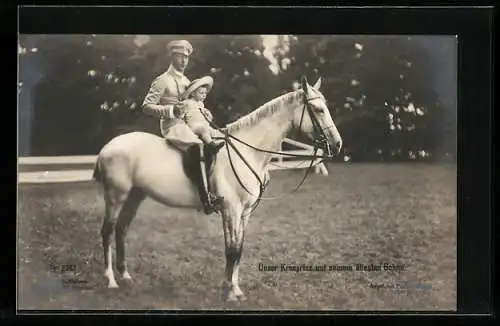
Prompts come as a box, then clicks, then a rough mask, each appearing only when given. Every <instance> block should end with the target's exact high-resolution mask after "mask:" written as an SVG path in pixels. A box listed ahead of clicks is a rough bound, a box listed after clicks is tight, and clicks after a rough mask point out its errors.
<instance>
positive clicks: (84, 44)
mask: <svg viewBox="0 0 500 326" xmlns="http://www.w3.org/2000/svg"><path fill="white" fill-rule="evenodd" d="M176 38H183V39H187V40H189V41H190V42H191V43H192V44H193V46H194V48H195V52H194V53H193V56H192V58H191V61H190V64H189V66H188V69H187V71H186V75H187V76H188V78H189V79H194V78H198V77H200V76H202V75H207V74H209V75H212V76H213V77H214V78H215V85H214V88H213V89H212V92H211V93H210V94H209V97H208V99H207V106H208V107H209V108H210V109H211V110H212V111H213V112H214V116H215V117H216V123H217V124H218V125H221V126H222V125H224V124H226V123H228V122H230V121H234V120H235V119H237V118H239V117H241V116H242V115H244V114H246V113H248V112H250V111H252V110H254V109H255V108H257V107H258V106H259V105H261V104H263V103H265V102H266V101H268V100H270V99H272V98H274V97H276V96H278V95H280V94H282V93H284V92H287V91H290V90H293V88H294V87H297V85H298V80H299V78H300V77H301V76H302V75H305V76H306V77H307V78H308V79H309V81H310V82H311V83H313V82H314V81H316V79H317V78H318V77H319V76H321V77H323V78H324V79H323V84H322V89H321V90H322V92H323V94H324V95H325V96H326V98H327V99H328V101H329V107H330V110H331V113H332V116H333V118H334V120H335V122H336V123H337V126H338V128H339V131H340V132H341V134H342V136H343V138H344V153H343V155H341V156H339V158H338V159H339V160H344V159H346V160H347V159H349V160H353V161H416V160H427V161H436V160H440V161H442V160H446V161H448V160H451V161H455V160H456V137H457V136H456V133H457V120H456V117H457V108H456V102H457V100H456V98H457V94H456V89H457V76H456V70H457V58H456V51H457V43H456V39H455V38H453V37H447V36H443V37H442V36H364V35H353V36H347V35H346V36H335V35H266V36H262V35H220V36H218V35H168V36H161V35H21V36H20V38H19V46H18V50H19V51H18V52H19V84H18V93H19V107H18V110H19V155H21V156H30V155H34V156H39V155H43V156H45V155H86V154H96V153H97V152H98V151H99V149H100V148H101V147H102V146H103V145H104V144H105V142H107V141H108V140H109V139H111V138H112V137H113V136H115V135H118V134H120V133H123V132H128V131H131V130H145V129H144V128H146V125H144V124H143V123H142V118H143V116H142V113H141V112H140V104H141V103H142V100H143V98H144V96H145V95H146V92H147V90H148V88H149V85H150V83H151V81H152V80H153V78H154V77H155V76H156V75H158V74H160V73H162V72H163V71H165V69H167V67H168V64H169V62H168V58H167V56H166V51H165V48H166V44H167V43H168V42H169V41H170V40H172V39H176ZM299 139H300V138H299ZM300 140H304V139H300Z"/></svg>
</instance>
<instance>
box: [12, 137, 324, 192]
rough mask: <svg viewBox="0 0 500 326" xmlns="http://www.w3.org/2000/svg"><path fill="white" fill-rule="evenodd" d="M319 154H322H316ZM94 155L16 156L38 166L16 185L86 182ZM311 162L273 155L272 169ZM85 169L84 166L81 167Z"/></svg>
mask: <svg viewBox="0 0 500 326" xmlns="http://www.w3.org/2000/svg"><path fill="white" fill-rule="evenodd" d="M283 142H284V143H287V144H290V145H293V146H295V147H299V148H301V150H290V151H284V152H286V153H292V154H299V155H311V154H313V150H314V149H313V147H312V146H310V145H307V144H303V143H300V142H298V141H295V140H292V139H289V138H285V140H284V141H283ZM318 154H319V155H322V151H321V150H319V151H318ZM96 158H97V156H95V155H83V156H36V157H33V156H31V157H19V158H18V166H19V167H20V168H21V167H28V166H39V167H37V171H28V172H25V171H22V172H19V173H18V183H20V184H24V183H64V182H88V181H91V180H92V174H93V169H94V164H95V161H96ZM318 162H319V161H315V162H314V164H315V167H314V172H315V173H317V174H322V175H328V170H327V169H326V166H325V165H324V164H323V163H319V164H318ZM310 164H311V163H310V161H308V160H303V159H294V158H290V157H289V156H286V155H274V156H273V158H272V161H271V166H270V169H271V170H289V169H304V168H307V167H309V165H310ZM57 165H65V166H66V167H65V169H63V170H61V169H59V170H54V167H57ZM68 165H79V166H80V168H78V169H68V168H67V166H68ZM43 166H47V167H49V166H50V170H44V169H43ZM82 166H85V167H82Z"/></svg>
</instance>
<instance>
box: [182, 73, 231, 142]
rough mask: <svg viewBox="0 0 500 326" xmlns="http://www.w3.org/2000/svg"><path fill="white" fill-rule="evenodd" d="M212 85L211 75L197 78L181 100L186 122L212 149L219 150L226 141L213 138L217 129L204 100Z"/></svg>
mask: <svg viewBox="0 0 500 326" xmlns="http://www.w3.org/2000/svg"><path fill="white" fill-rule="evenodd" d="M212 86H213V78H212V77H210V76H205V77H202V78H199V79H195V80H193V81H192V82H191V84H190V85H189V86H188V87H187V88H186V91H185V92H184V93H183V94H182V97H181V100H182V111H183V113H184V121H185V122H186V124H187V125H188V126H189V128H191V130H192V131H193V132H194V133H195V134H196V135H197V136H198V137H200V139H201V140H202V141H203V142H204V143H205V144H208V145H209V147H210V149H211V150H213V151H214V152H217V150H219V149H220V148H221V147H222V146H224V141H217V140H214V139H213V138H212V137H213V136H215V135H216V133H215V130H214V129H212V128H211V126H210V122H211V121H212V120H213V116H212V113H211V112H210V111H209V110H208V109H206V108H205V104H204V102H203V101H205V99H206V97H207V94H208V92H210V90H211V89H212ZM218 135H220V134H218Z"/></svg>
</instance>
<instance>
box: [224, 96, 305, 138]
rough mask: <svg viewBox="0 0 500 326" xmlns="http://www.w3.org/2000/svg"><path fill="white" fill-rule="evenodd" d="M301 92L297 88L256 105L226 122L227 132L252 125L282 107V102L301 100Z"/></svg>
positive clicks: (291, 102)
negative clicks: (246, 112)
mask: <svg viewBox="0 0 500 326" xmlns="http://www.w3.org/2000/svg"><path fill="white" fill-rule="evenodd" d="M302 94H303V91H302V90H301V89H299V90H296V91H292V92H288V93H285V94H283V95H280V96H278V97H275V98H273V99H272V100H270V101H268V102H266V103H264V104H263V105H261V106H260V107H258V108H257V109H256V110H254V111H252V112H250V113H248V114H247V115H245V116H243V117H241V118H239V119H238V120H236V121H233V122H231V123H229V124H227V126H226V127H227V130H228V132H229V133H233V132H236V131H239V130H241V129H243V128H248V127H253V126H255V125H256V124H257V123H258V122H259V121H261V120H262V119H264V118H267V117H269V116H271V115H273V114H274V113H275V112H277V111H278V110H280V109H281V108H282V107H283V104H293V103H295V102H297V101H300V100H302Z"/></svg>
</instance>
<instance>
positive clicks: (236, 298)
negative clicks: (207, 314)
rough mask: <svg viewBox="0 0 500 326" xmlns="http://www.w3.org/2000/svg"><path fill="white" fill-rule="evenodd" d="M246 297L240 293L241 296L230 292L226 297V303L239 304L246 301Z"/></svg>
mask: <svg viewBox="0 0 500 326" xmlns="http://www.w3.org/2000/svg"><path fill="white" fill-rule="evenodd" d="M246 300H247V297H246V296H245V295H244V294H243V293H241V294H235V293H234V292H230V293H228V294H227V295H226V301H227V302H241V301H246Z"/></svg>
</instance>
